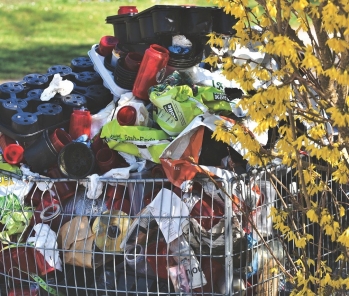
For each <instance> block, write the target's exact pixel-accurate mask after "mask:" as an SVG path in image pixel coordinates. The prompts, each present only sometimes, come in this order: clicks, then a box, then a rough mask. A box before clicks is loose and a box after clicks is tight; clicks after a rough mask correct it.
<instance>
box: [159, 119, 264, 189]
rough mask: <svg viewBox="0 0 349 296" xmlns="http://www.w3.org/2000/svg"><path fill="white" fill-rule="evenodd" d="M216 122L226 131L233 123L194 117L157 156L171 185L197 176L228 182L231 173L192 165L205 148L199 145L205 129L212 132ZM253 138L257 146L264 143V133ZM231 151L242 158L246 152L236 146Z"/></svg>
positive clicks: (212, 167) (238, 144)
mask: <svg viewBox="0 0 349 296" xmlns="http://www.w3.org/2000/svg"><path fill="white" fill-rule="evenodd" d="M216 121H221V122H223V123H224V124H225V126H226V127H227V128H230V127H232V126H233V125H234V124H235V121H234V120H231V119H228V118H225V117H222V116H217V115H213V114H209V113H205V114H203V115H200V116H197V117H196V118H195V119H194V120H193V121H192V122H191V124H190V125H188V126H187V127H186V128H185V129H184V130H183V131H182V132H181V133H180V134H179V135H178V136H177V137H176V139H175V140H173V141H172V142H171V144H170V145H168V146H167V147H166V149H165V150H164V151H163V153H162V154H161V156H160V160H161V164H162V166H163V169H164V171H165V172H166V176H167V178H168V179H169V180H170V182H171V183H172V184H173V185H175V186H177V187H181V186H182V184H183V183H185V182H188V180H192V179H193V178H194V177H195V176H196V175H197V174H199V173H203V174H205V175H210V176H212V177H214V176H216V177H219V178H224V179H226V180H230V179H231V178H233V177H234V176H236V175H235V172H232V171H228V170H222V169H220V168H218V167H216V166H205V165H200V166H199V165H193V164H199V158H200V154H202V150H203V147H204V146H205V143H203V139H204V131H205V128H208V129H209V130H211V131H214V130H215V128H216V124H215V122H216ZM254 126H255V125H254V123H253V122H246V127H247V128H250V127H251V129H252V130H253V128H254ZM251 129H250V130H251ZM253 136H254V137H255V138H256V139H257V140H258V141H259V142H260V143H261V145H265V144H266V143H267V140H268V134H267V133H263V134H261V135H253ZM231 148H233V149H234V150H235V151H236V152H237V153H238V154H239V155H240V156H244V155H245V153H246V151H245V150H244V149H242V146H241V144H240V143H236V144H233V145H231ZM189 156H190V158H189Z"/></svg>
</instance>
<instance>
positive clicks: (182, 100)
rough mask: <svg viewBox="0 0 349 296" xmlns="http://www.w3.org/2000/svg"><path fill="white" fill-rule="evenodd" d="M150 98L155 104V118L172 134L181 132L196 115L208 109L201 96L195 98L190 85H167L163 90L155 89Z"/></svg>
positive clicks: (162, 127)
mask: <svg viewBox="0 0 349 296" xmlns="http://www.w3.org/2000/svg"><path fill="white" fill-rule="evenodd" d="M149 99H150V101H151V102H152V103H153V105H154V112H153V118H154V120H155V121H156V123H157V124H158V125H159V126H160V127H161V129H163V130H164V131H165V132H166V133H168V134H169V135H171V136H176V135H178V134H180V133H181V131H183V130H184V129H185V128H186V127H187V126H188V125H189V123H190V122H191V121H192V120H193V119H194V118H195V117H196V116H198V115H200V114H203V113H204V112H205V111H206V110H207V108H206V106H204V105H203V104H202V102H201V101H200V98H198V99H196V98H194V96H193V91H192V88H191V87H189V86H188V85H181V86H174V87H172V86H167V87H166V88H165V89H164V90H163V91H161V92H157V91H156V90H154V91H152V92H151V93H150V97H149Z"/></svg>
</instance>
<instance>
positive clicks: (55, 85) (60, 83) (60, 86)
mask: <svg viewBox="0 0 349 296" xmlns="http://www.w3.org/2000/svg"><path fill="white" fill-rule="evenodd" d="M73 89H74V83H73V82H71V81H70V80H68V79H66V80H63V78H62V77H61V75H59V74H58V73H57V74H55V75H53V78H52V81H51V83H50V85H49V86H48V87H47V88H45V89H44V91H43V92H42V94H41V96H40V100H41V101H49V100H50V99H52V98H53V97H54V96H55V94H56V93H59V94H60V95H62V96H66V95H69V94H70V93H71V92H72V91H73Z"/></svg>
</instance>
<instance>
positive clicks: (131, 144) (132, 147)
mask: <svg viewBox="0 0 349 296" xmlns="http://www.w3.org/2000/svg"><path fill="white" fill-rule="evenodd" d="M100 137H101V138H104V139H105V141H106V143H107V144H108V146H109V148H110V149H114V150H116V151H118V152H125V153H128V154H131V155H134V156H136V157H139V158H142V159H145V160H150V161H152V162H155V163H160V159H159V156H160V154H161V153H162V151H164V149H165V148H166V147H167V145H168V144H169V143H170V141H169V140H168V139H169V136H168V135H167V134H166V133H165V132H164V131H162V130H159V129H155V128H151V127H146V126H126V125H124V126H121V125H120V124H119V123H118V122H117V120H112V121H110V122H109V123H107V124H105V125H104V126H103V128H102V132H101V136H100Z"/></svg>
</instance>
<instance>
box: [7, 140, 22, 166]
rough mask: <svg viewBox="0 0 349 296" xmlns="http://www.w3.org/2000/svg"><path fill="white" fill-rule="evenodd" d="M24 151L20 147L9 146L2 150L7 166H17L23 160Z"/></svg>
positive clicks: (16, 145) (15, 145)
mask: <svg viewBox="0 0 349 296" xmlns="http://www.w3.org/2000/svg"><path fill="white" fill-rule="evenodd" d="M23 154H24V149H23V147H22V146H21V145H18V144H10V145H8V146H7V147H6V148H5V150H4V155H3V156H4V158H5V160H6V161H7V162H8V163H9V164H19V163H20V162H21V160H22V159H23Z"/></svg>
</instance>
